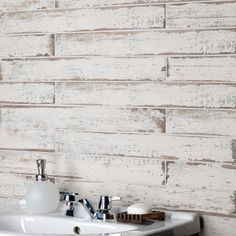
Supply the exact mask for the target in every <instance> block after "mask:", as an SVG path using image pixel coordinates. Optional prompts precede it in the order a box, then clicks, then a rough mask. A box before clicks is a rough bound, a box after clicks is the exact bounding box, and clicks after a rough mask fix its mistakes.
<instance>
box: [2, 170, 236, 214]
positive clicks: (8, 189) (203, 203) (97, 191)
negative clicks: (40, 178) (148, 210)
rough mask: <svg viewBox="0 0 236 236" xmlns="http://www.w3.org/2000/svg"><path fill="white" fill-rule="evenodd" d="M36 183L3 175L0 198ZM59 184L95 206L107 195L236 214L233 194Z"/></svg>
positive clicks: (58, 181)
mask: <svg viewBox="0 0 236 236" xmlns="http://www.w3.org/2000/svg"><path fill="white" fill-rule="evenodd" d="M6 180H7V181H6ZM33 181H34V176H31V175H23V174H7V173H1V178H0V192H1V194H0V195H1V198H3V197H6V196H14V198H20V197H22V196H24V194H25V192H26V190H27V187H28V186H29V185H30V184H31V183H32V182H33ZM6 182H8V184H6ZM56 184H57V186H58V187H59V189H60V190H69V191H72V192H78V193H79V198H82V197H86V198H88V199H89V200H91V201H92V203H93V204H96V205H97V203H98V199H99V196H100V195H104V194H107V195H111V196H114V195H116V196H117V195H118V196H122V197H123V200H122V202H121V203H120V202H119V204H121V205H130V204H132V203H137V202H144V203H152V206H153V207H157V208H169V209H175V210H201V211H208V212H211V211H215V212H216V213H225V214H229V213H231V212H232V210H233V209H232V208H233V204H232V199H231V195H232V193H230V192H217V191H207V190H204V189H203V190H201V191H199V189H186V188H178V187H176V188H166V187H160V186H154V185H136V184H129V183H116V184H111V183H109V182H104V183H99V182H96V181H95V182H90V181H81V180H79V179H76V178H60V177H56ZM96 205H95V206H96Z"/></svg>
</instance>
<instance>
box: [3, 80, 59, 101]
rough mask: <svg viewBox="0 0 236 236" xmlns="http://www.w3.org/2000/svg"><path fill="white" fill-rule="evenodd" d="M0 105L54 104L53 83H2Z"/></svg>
mask: <svg viewBox="0 0 236 236" xmlns="http://www.w3.org/2000/svg"><path fill="white" fill-rule="evenodd" d="M0 103H26V104H29V103H31V104H52V103H54V84H53V83H0Z"/></svg>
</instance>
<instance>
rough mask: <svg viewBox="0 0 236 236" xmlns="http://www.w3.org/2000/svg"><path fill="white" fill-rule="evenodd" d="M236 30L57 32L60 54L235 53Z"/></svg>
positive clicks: (57, 49)
mask: <svg viewBox="0 0 236 236" xmlns="http://www.w3.org/2000/svg"><path fill="white" fill-rule="evenodd" d="M235 47H236V31H235V30H216V31H214V30H212V31H207V30H205V31H162V30H160V31H146V32H145V31H139V32H132V31H130V32H128V31H127V32H112V33H111V32H110V33H109V32H107V33H93V34H91V33H87V34H86V33H84V34H79V33H77V34H66V35H65V34H58V35H57V37H56V48H55V51H56V52H55V53H56V55H57V56H73V55H74V56H75V55H111V56H112V55H113V56H114V55H147V54H149V55H154V54H156V55H161V54H163V55H170V54H174V55H176V54H177V55H178V54H181V55H182V54H199V55H201V54H225V53H235Z"/></svg>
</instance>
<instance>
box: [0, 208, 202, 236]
mask: <svg viewBox="0 0 236 236" xmlns="http://www.w3.org/2000/svg"><path fill="white" fill-rule="evenodd" d="M63 212H64V210H63V209H59V210H58V212H55V213H52V214H47V215H34V214H32V213H30V212H29V211H28V210H27V208H26V207H25V206H22V205H19V206H16V207H14V208H11V209H5V210H2V211H0V236H22V235H27V236H30V235H34V236H35V235H38V236H39V235H50V236H51V235H74V231H75V229H78V228H79V229H80V235H111V236H129V235H132V236H136V235H137V236H141V235H158V236H164V235H165V236H185V235H186V236H187V235H188V236H189V235H193V234H196V233H198V232H199V231H200V228H199V217H198V216H197V215H196V214H192V213H183V212H167V213H166V220H165V221H150V222H148V223H147V224H145V225H133V224H123V223H122V224H121V223H117V222H115V221H109V222H99V221H92V220H88V219H82V218H75V217H68V216H64V214H63ZM76 227H77V228H76Z"/></svg>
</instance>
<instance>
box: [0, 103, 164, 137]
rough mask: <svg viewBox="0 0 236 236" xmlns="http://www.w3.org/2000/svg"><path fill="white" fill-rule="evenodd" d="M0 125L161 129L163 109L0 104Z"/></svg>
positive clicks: (136, 129)
mask: <svg viewBox="0 0 236 236" xmlns="http://www.w3.org/2000/svg"><path fill="white" fill-rule="evenodd" d="M0 124H1V127H4V128H13V127H14V128H24V129H71V130H85V131H89V130H90V131H114V132H115V131H119V132H120V131H126V132H157V133H159V132H160V133H163V132H165V111H164V110H159V109H155V108H115V107H114V108H113V107H97V106H96V107H92V106H91V107H90V106H86V107H83V106H82V107H76V108H72V107H71V108H70V107H63V108H57V107H48V108H42V107H2V108H1V123H0Z"/></svg>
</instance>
